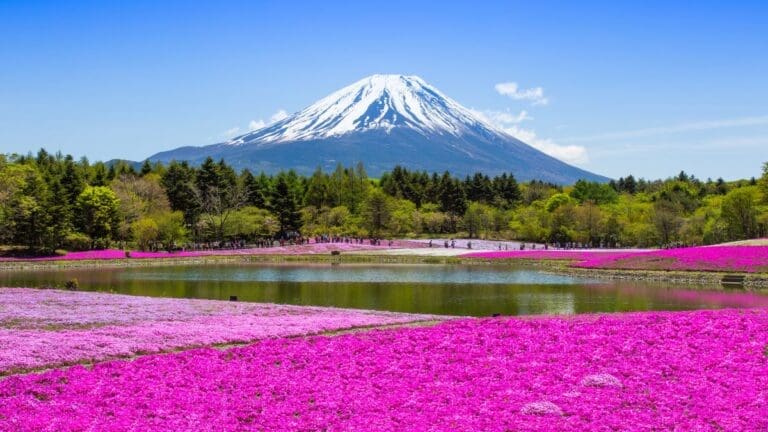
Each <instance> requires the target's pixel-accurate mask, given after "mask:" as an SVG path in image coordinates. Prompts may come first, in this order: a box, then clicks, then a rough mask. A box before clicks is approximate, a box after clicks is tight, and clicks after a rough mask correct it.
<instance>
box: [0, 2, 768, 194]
mask: <svg viewBox="0 0 768 432" xmlns="http://www.w3.org/2000/svg"><path fill="white" fill-rule="evenodd" d="M456 3H458V2H456ZM373 73H403V74H414V75H419V76H421V77H422V78H424V79H425V80H426V81H427V82H429V83H431V84H432V85H434V86H436V87H437V88H439V89H440V90H442V91H443V93H445V94H447V95H449V96H450V97H452V98H454V99H456V100H457V101H459V102H460V103H462V104H463V105H465V106H467V107H469V108H472V109H475V110H478V111H482V112H484V113H486V115H487V116H488V117H489V118H492V119H493V120H494V121H496V122H497V123H498V124H499V126H500V127H505V128H506V129H507V130H509V131H511V132H513V133H516V134H518V135H519V136H520V137H521V138H524V139H526V140H528V141H530V142H531V143H532V144H534V145H535V146H538V147H539V148H542V149H545V150H547V151H548V152H550V153H552V154H555V155H558V156H560V157H561V158H563V159H566V160H568V161H572V162H573V161H575V162H576V164H577V165H579V166H581V167H584V168H586V169H589V170H592V171H594V172H597V173H600V174H605V175H608V176H613V177H618V176H623V175H626V174H628V173H633V174H634V175H636V176H642V177H646V178H657V177H666V176H669V175H674V174H676V173H677V172H679V171H680V170H685V171H687V172H690V173H693V174H695V175H697V176H698V177H701V178H707V177H713V178H716V177H719V176H722V177H724V178H726V179H735V178H746V177H750V176H753V175H754V176H757V175H759V173H760V166H761V163H762V162H764V161H768V103H767V101H768V83H767V82H766V78H767V77H768V2H765V1H754V2H707V1H703V2H668V1H665V2H636V3H635V4H630V3H629V2H615V1H613V2H595V3H586V2H562V3H550V2H513V1H499V2H483V1H473V2H463V4H454V2H415V1H388V2H333V1H325V2H309V1H308V2H300V1H293V2H278V1H275V2H256V1H227V2H195V1H163V2H155V1H131V2H104V1H101V2H96V1H94V2H75V1H50V2H43V1H34V0H24V1H9V0H0V152H27V151H36V150H37V149H38V148H40V147H45V148H47V149H49V150H53V151H56V150H61V151H62V152H65V153H71V154H73V155H76V156H82V155H85V156H87V157H88V158H89V159H92V160H107V159H111V158H128V159H134V160H140V159H143V158H145V157H147V156H150V155H152V154H154V153H156V152H158V151H161V150H168V149H171V148H175V147H179V146H182V145H204V144H210V143H214V142H218V141H221V140H223V139H224V138H225V137H226V135H228V134H232V133H234V130H235V128H237V130H239V131H243V132H244V131H246V130H248V127H249V124H252V122H254V123H258V122H259V121H265V122H268V120H269V119H270V117H272V116H273V115H274V114H275V113H277V112H279V111H280V110H284V111H286V112H294V111H298V110H300V109H301V108H303V107H305V106H306V105H309V104H310V103H312V102H314V101H315V100H317V99H319V98H321V97H323V96H325V95H327V94H328V93H330V92H332V91H334V90H336V89H338V88H340V87H342V86H344V85H347V84H350V83H352V82H354V81H356V80H358V79H360V78H362V77H364V76H367V75H370V74H373ZM505 83H506V84H507V85H506V86H503V85H502V86H498V85H499V84H505ZM509 83H516V84H517V89H516V91H512V90H513V89H514V87H513V86H511V84H509ZM538 88H540V92H539V91H537V89H538ZM499 90H502V91H499ZM543 99H546V103H543ZM523 111H525V114H523V115H521V113H522V112H523Z"/></svg>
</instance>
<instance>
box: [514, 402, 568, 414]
mask: <svg viewBox="0 0 768 432" xmlns="http://www.w3.org/2000/svg"><path fill="white" fill-rule="evenodd" d="M520 412H521V413H523V414H528V415H558V416H561V415H563V410H561V409H560V407H559V406H557V405H555V404H553V403H552V402H547V401H539V402H530V403H527V404H525V405H523V407H522V408H521V409H520Z"/></svg>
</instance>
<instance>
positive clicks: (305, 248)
mask: <svg viewBox="0 0 768 432" xmlns="http://www.w3.org/2000/svg"><path fill="white" fill-rule="evenodd" d="M392 243H393V244H392V246H389V244H388V241H386V240H384V241H382V244H381V245H377V246H374V245H370V244H355V243H310V244H304V245H293V246H277V247H271V248H257V249H213V250H196V251H184V252H171V253H169V252H141V251H130V255H131V256H130V259H148V258H153V259H154V258H193V257H205V256H240V255H242V256H248V255H318V254H329V253H331V252H333V251H339V252H345V251H362V250H373V251H375V250H387V249H396V248H406V247H407V248H414V247H426V246H425V245H423V244H421V243H417V242H409V241H405V240H393V242H392ZM123 259H127V258H126V256H125V251H124V250H120V249H103V250H91V251H84V252H68V253H66V254H65V255H60V256H51V257H39V258H2V257H0V262H2V261H9V262H13V261H85V260H123Z"/></svg>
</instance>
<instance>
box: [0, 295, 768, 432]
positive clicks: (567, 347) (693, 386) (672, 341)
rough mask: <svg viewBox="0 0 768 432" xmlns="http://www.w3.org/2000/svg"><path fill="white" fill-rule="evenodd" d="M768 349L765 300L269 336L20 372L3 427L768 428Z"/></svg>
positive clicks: (2, 404) (9, 390)
mask: <svg viewBox="0 0 768 432" xmlns="http://www.w3.org/2000/svg"><path fill="white" fill-rule="evenodd" d="M767 345H768V312H767V311H766V310H763V309H759V310H720V311H697V312H681V313H632V314H621V315H582V316H578V317H570V318H546V317H545V318H524V319H514V318H495V319H491V318H488V319H464V320H454V321H448V322H445V323H443V324H440V325H437V326H434V327H421V328H400V329H393V330H375V331H371V332H366V333H357V334H347V335H341V336H334V337H327V336H316V337H309V338H294V339H267V340H263V341H261V342H258V343H255V344H252V345H249V346H245V347H236V348H230V349H227V350H217V349H210V348H203V349H195V350H190V351H186V352H181V353H173V354H163V355H148V356H143V357H140V358H137V359H135V360H133V361H110V362H106V363H100V364H96V365H94V366H93V367H83V366H75V367H72V368H68V369H61V370H52V371H47V372H44V373H40V374H31V375H17V376H10V377H7V378H5V379H3V380H1V381H0V430H14V431H39V430H50V431H83V430H111V431H129V430H131V431H136V430H203V431H205V430H210V431H213V430H216V431H235V430H237V431H246V430H253V431H297V430H302V431H320V430H325V431H349V430H356V431H363V430H364V431H457V430H461V431H499V432H502V431H517V430H527V431H612V430H621V431H646V430H675V431H764V430H768V351H766V346H767ZM49 349H52V350H56V349H57V348H56V346H55V345H54V346H52V347H50V348H49Z"/></svg>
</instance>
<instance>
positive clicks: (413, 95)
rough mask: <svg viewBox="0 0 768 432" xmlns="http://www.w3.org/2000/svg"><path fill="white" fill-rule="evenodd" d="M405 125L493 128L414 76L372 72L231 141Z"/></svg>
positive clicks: (439, 130)
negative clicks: (283, 117) (295, 111)
mask: <svg viewBox="0 0 768 432" xmlns="http://www.w3.org/2000/svg"><path fill="white" fill-rule="evenodd" d="M397 127H405V128H410V129H413V130H416V131H418V132H420V133H422V134H424V135H433V134H438V135H446V134H447V135H453V136H460V135H461V134H462V133H464V132H467V131H471V130H474V129H476V128H478V127H481V128H483V129H491V130H493V127H492V126H490V125H488V124H487V123H485V122H484V121H483V120H482V119H480V118H478V117H477V116H475V115H474V114H473V113H472V112H471V111H470V110H468V109H467V108H464V107H463V106H461V105H460V104H459V103H457V102H456V101H454V100H452V99H450V98H449V97H447V96H445V95H443V94H442V93H441V92H440V91H439V90H437V89H436V88H434V87H432V86H430V85H429V84H427V83H426V82H425V81H424V80H422V79H421V78H419V77H418V76H415V75H410V76H409V75H382V74H377V75H371V76H369V77H366V78H363V79H361V80H359V81H357V82H355V83H353V84H351V85H349V86H347V87H344V88H342V89H341V90H338V91H336V92H334V93H332V94H330V95H328V96H326V97H324V98H323V99H320V100H319V101H317V102H315V103H314V104H312V105H310V106H309V107H307V108H305V109H304V110H302V111H300V112H297V113H295V114H293V115H291V116H288V117H287V118H285V119H283V120H280V121H278V122H275V123H273V124H271V125H268V126H266V127H264V128H262V129H258V130H256V131H253V132H250V133H248V134H246V135H242V136H239V137H236V138H234V139H232V140H230V141H228V142H227V144H233V145H239V144H246V143H264V144H267V143H277V142H282V141H305V140H311V139H320V138H328V137H333V136H340V135H344V134H347V133H350V132H355V131H366V130H372V129H381V130H385V131H387V132H389V131H391V130H392V129H393V128H397Z"/></svg>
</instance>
